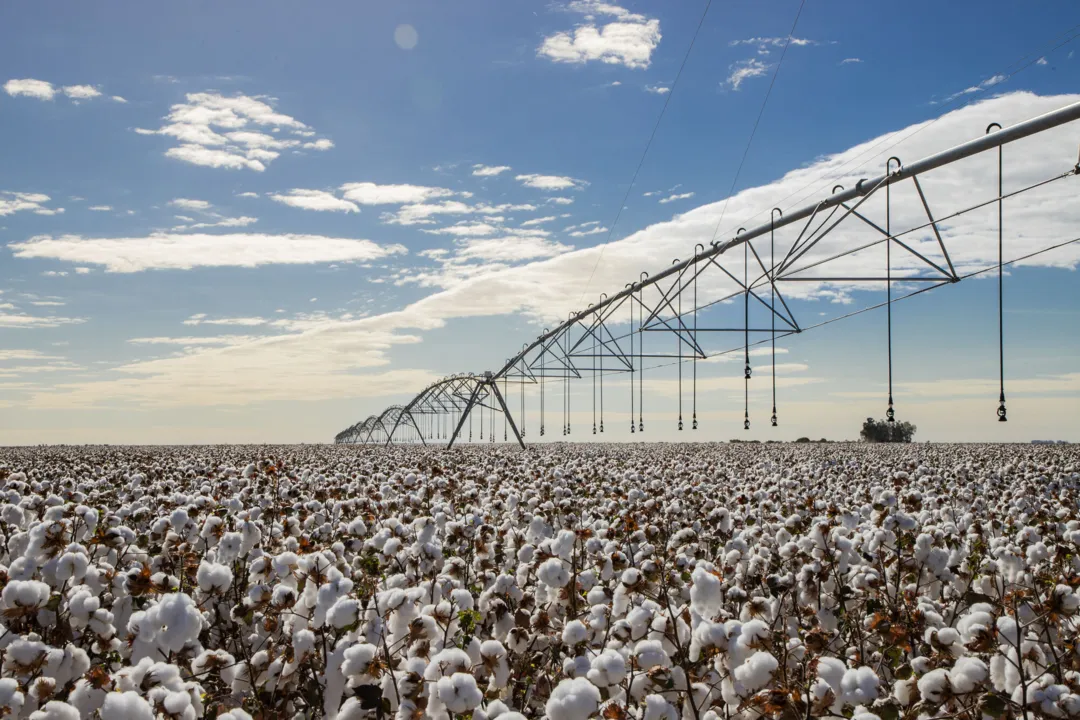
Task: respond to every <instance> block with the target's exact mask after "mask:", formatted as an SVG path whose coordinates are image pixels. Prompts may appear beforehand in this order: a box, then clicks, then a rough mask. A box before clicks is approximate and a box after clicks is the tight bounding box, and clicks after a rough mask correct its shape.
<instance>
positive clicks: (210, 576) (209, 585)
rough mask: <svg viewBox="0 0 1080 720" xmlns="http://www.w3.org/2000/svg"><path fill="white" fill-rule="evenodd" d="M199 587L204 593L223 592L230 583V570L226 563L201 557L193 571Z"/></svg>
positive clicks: (231, 577) (231, 578)
mask: <svg viewBox="0 0 1080 720" xmlns="http://www.w3.org/2000/svg"><path fill="white" fill-rule="evenodd" d="M195 580H196V582H198V583H199V589H200V590H202V591H203V592H205V593H224V592H225V591H226V590H228V589H229V586H230V585H232V580H233V575H232V570H230V569H229V568H228V566H226V565H218V564H216V563H209V562H207V561H206V560H205V559H203V560H202V561H201V562H200V563H199V569H198V570H197V571H196V573H195Z"/></svg>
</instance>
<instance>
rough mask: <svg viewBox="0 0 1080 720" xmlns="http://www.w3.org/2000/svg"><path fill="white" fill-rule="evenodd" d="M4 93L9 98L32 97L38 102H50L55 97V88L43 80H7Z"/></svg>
mask: <svg viewBox="0 0 1080 720" xmlns="http://www.w3.org/2000/svg"><path fill="white" fill-rule="evenodd" d="M4 92H6V93H7V94H8V95H10V96H11V97H19V96H20V95H21V96H23V97H32V98H37V99H38V100H52V99H53V98H54V97H55V96H56V88H54V87H53V85H52V83H50V82H45V81H44V80H32V79H30V78H25V79H23V80H14V79H12V80H8V81H7V82H6V83H4Z"/></svg>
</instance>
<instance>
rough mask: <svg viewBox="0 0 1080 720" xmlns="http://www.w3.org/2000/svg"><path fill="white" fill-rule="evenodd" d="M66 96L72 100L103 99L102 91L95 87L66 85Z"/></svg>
mask: <svg viewBox="0 0 1080 720" xmlns="http://www.w3.org/2000/svg"><path fill="white" fill-rule="evenodd" d="M64 94H65V95H67V96H68V97H69V98H71V99H72V100H89V99H91V98H96V97H101V91H100V90H98V89H97V88H96V87H94V86H93V85H65V86H64Z"/></svg>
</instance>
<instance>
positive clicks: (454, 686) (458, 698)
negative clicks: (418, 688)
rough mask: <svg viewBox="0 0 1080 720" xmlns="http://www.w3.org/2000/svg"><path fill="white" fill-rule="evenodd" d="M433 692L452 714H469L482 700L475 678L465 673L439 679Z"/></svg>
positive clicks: (482, 696) (482, 695)
mask: <svg viewBox="0 0 1080 720" xmlns="http://www.w3.org/2000/svg"><path fill="white" fill-rule="evenodd" d="M435 691H436V694H437V695H438V698H439V700H441V701H442V702H443V704H445V705H446V709H447V710H449V711H450V712H452V713H466V712H469V711H471V710H472V709H473V708H475V707H477V706H478V705H479V704H480V702H481V701H482V700H483V699H484V694H483V693H482V692H480V688H478V687H477V686H476V678H474V677H473V676H472V675H469V674H467V673H460V672H459V673H454V674H453V675H450V676H448V677H441V678H439V681H438V683H437V684H436V688H435Z"/></svg>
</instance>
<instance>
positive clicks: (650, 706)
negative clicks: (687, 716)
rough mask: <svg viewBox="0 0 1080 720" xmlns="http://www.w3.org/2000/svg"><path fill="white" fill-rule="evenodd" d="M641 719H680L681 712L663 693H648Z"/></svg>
mask: <svg viewBox="0 0 1080 720" xmlns="http://www.w3.org/2000/svg"><path fill="white" fill-rule="evenodd" d="M641 720H679V712H678V710H676V709H675V706H674V705H672V704H671V703H669V702H668V701H667V700H665V699H664V697H663V696H662V695H655V694H654V695H646V696H645V714H644V715H642V719H641Z"/></svg>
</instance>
